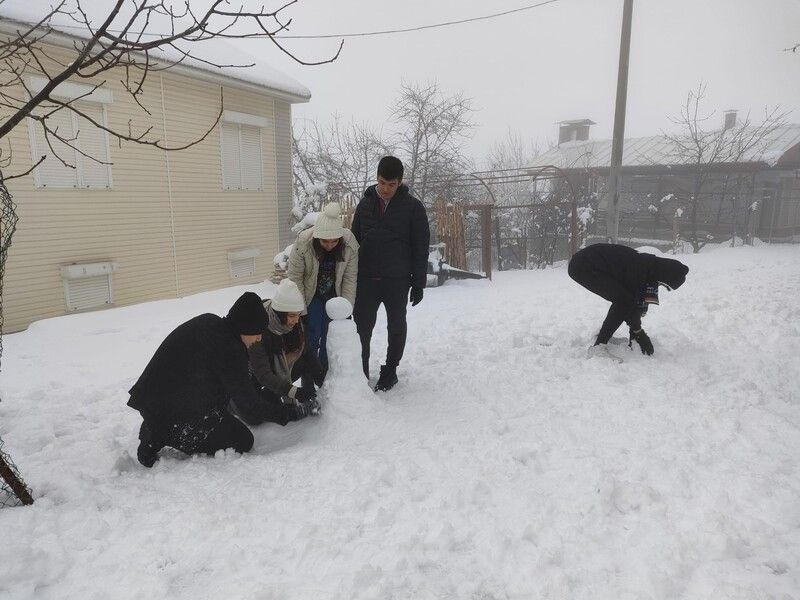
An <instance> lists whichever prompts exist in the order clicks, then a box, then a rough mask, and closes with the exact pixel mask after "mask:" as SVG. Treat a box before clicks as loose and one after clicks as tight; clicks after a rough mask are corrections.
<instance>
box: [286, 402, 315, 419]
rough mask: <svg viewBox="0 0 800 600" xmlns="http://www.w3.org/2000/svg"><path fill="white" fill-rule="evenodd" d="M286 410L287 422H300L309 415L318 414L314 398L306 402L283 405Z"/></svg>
mask: <svg viewBox="0 0 800 600" xmlns="http://www.w3.org/2000/svg"><path fill="white" fill-rule="evenodd" d="M284 408H285V410H286V420H287V421H300V420H301V419H305V418H306V417H307V416H309V415H317V414H319V409H320V406H319V402H317V399H316V398H312V399H311V400H308V401H306V402H298V403H297V404H284Z"/></svg>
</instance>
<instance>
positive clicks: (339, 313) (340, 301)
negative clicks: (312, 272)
mask: <svg viewBox="0 0 800 600" xmlns="http://www.w3.org/2000/svg"><path fill="white" fill-rule="evenodd" d="M325 310H326V312H327V313H328V316H329V317H330V318H331V319H346V318H347V317H349V316H350V315H352V314H353V305H352V304H350V301H349V300H348V299H347V298H342V297H341V296H338V297H336V298H331V299H330V300H328V301H327V302H326V303H325Z"/></svg>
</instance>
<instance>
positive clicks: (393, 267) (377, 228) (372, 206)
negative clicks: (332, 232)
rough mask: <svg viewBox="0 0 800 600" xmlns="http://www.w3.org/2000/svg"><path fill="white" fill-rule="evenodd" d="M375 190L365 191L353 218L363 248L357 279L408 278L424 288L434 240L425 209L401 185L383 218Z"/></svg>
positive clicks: (357, 237) (410, 281)
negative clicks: (429, 247)
mask: <svg viewBox="0 0 800 600" xmlns="http://www.w3.org/2000/svg"><path fill="white" fill-rule="evenodd" d="M375 187H376V186H374V185H372V186H370V187H368V188H367V189H366V190H365V191H364V196H363V197H362V198H361V201H360V202H359V203H358V206H357V207H356V212H355V214H354V215H353V225H352V227H351V229H352V230H353V234H354V235H355V237H356V240H357V241H358V243H359V245H360V246H361V248H360V250H359V253H358V277H359V278H388V279H391V278H395V279H405V280H408V281H409V283H410V284H411V286H413V287H420V288H422V287H425V281H426V279H427V271H428V246H429V244H430V238H431V233H430V227H429V225H428V215H427V213H426V211H425V207H424V206H423V204H422V202H420V201H419V200H417V199H416V198H415V197H414V196H412V195H411V194H409V193H408V186H406V185H400V187H398V188H397V192H396V193H395V195H394V197H393V198H392V199H391V200H390V201H389V204H388V205H387V207H386V212H385V213H384V214H383V216H382V217H381V211H380V198H379V197H378V193H377V191H376V190H375Z"/></svg>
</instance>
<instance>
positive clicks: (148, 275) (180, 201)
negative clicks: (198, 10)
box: [0, 18, 310, 332]
mask: <svg viewBox="0 0 800 600" xmlns="http://www.w3.org/2000/svg"><path fill="white" fill-rule="evenodd" d="M20 25H21V24H20V23H19V22H17V21H15V20H12V19H8V18H0V34H5V35H9V34H11V33H13V31H14V30H16V29H17V28H19V27H20ZM62 31H63V30H62ZM45 41H46V42H47V47H46V48H45V49H46V51H47V55H48V56H49V57H52V58H53V59H55V60H61V61H65V60H70V55H71V52H72V50H71V45H72V43H73V42H74V38H73V37H72V35H71V34H70V33H58V34H51V35H49V36H48V37H47V38H46V40H45ZM212 42H213V43H216V45H214V46H213V47H211V48H207V49H206V50H201V51H199V52H198V53H199V54H203V53H204V52H210V53H211V55H212V56H213V58H214V60H215V61H216V62H217V63H218V64H248V63H252V62H255V63H256V65H255V66H253V67H250V68H225V69H219V68H214V67H210V66H209V65H207V64H204V63H202V62H201V61H184V63H182V64H179V65H176V66H174V67H171V68H169V69H167V70H161V71H153V72H151V73H150V74H149V76H148V80H147V84H146V87H145V88H144V90H143V92H142V94H141V95H140V97H139V102H141V104H143V105H144V106H145V107H146V108H147V110H148V111H149V112H150V115H149V116H148V115H147V114H146V113H145V112H144V111H143V110H141V109H140V108H139V107H138V106H137V105H136V102H135V100H134V99H133V98H132V97H131V95H130V94H129V93H127V92H126V91H125V89H124V87H123V85H122V84H121V83H120V80H121V79H124V77H125V74H124V71H122V70H121V69H118V71H115V72H110V73H105V74H103V75H102V79H100V78H98V79H97V80H89V81H86V80H78V81H73V80H70V81H68V82H65V83H63V84H62V85H60V86H59V87H58V89H57V92H58V94H59V97H61V98H63V99H69V100H72V99H75V98H79V100H78V101H77V102H79V106H80V108H81V110H82V111H84V112H85V113H86V114H87V115H91V116H92V118H93V119H96V120H97V121H98V122H103V123H105V124H107V126H109V127H111V128H113V129H115V130H122V131H127V129H128V126H129V123H130V125H131V127H132V128H133V129H134V131H143V130H144V129H146V128H147V127H150V126H152V127H153V132H154V134H155V136H156V137H158V138H159V139H161V140H163V141H164V142H165V143H166V144H168V145H169V146H170V147H175V146H181V145H185V144H187V143H190V142H192V141H196V140H197V139H199V138H201V137H202V136H203V135H204V134H206V133H208V135H207V137H205V139H203V141H202V142H200V143H198V144H196V145H194V146H191V147H189V148H187V149H185V150H181V151H176V152H165V151H164V150H159V149H157V148H154V147H150V146H142V145H137V144H134V143H123V144H121V145H120V144H119V143H117V142H116V140H115V139H114V138H113V137H112V136H109V135H107V134H106V133H105V132H103V131H102V130H101V129H98V128H96V127H92V126H91V125H90V124H89V123H88V122H82V121H84V120H83V119H82V118H81V117H79V116H77V115H75V114H74V113H72V112H70V111H67V110H61V111H60V112H58V113H55V114H54V115H53V117H52V119H54V120H55V124H56V125H57V126H58V127H59V131H60V132H65V133H66V134H67V137H75V139H76V141H75V145H76V146H77V148H78V150H79V152H76V151H75V150H74V149H71V148H69V147H67V146H65V145H64V144H56V145H55V149H56V151H57V153H58V154H59V155H62V157H64V158H66V159H67V160H68V162H70V163H72V164H73V165H74V167H75V168H69V167H67V166H65V165H64V164H62V163H61V162H60V161H59V160H57V159H56V158H55V157H54V156H52V154H53V153H52V152H51V151H50V149H49V147H48V144H47V142H46V140H45V139H44V135H43V130H42V128H41V126H40V125H39V124H37V123H36V122H35V121H33V120H31V119H29V120H28V122H27V123H24V124H20V125H19V126H17V127H16V129H15V130H14V131H13V132H12V133H11V134H10V136H9V137H10V139H8V138H7V139H6V140H4V142H7V143H10V147H11V149H12V163H11V165H10V166H8V167H6V168H4V172H5V173H7V174H13V173H15V172H16V173H20V172H24V171H25V170H26V169H29V168H30V167H31V165H33V164H35V162H36V160H38V158H39V157H40V156H42V155H47V158H46V159H45V161H44V162H43V163H42V164H41V165H40V166H39V167H37V168H36V170H35V171H34V172H33V173H32V174H31V175H29V176H26V177H24V178H20V179H14V180H9V181H8V188H9V190H10V192H11V194H12V195H13V199H14V202H15V203H16V210H17V213H18V215H19V223H18V226H17V231H16V233H15V234H14V237H13V239H12V245H11V248H10V251H9V254H8V259H7V264H6V269H5V276H4V279H3V316H4V318H5V331H7V332H13V331H18V330H21V329H23V328H25V327H27V326H28V325H29V324H30V323H31V322H33V321H35V320H38V319H42V318H46V317H55V316H59V315H64V314H69V313H72V312H77V311H84V310H92V309H97V308H102V307H107V306H112V305H113V306H121V305H127V304H133V303H138V302H145V301H149V300H155V299H163V298H175V297H182V296H185V295H189V294H194V293H197V292H202V291H206V290H211V289H216V288H221V287H225V286H230V285H239V284H249V283H255V282H259V281H263V280H264V279H266V278H267V277H268V275H269V274H270V273H271V271H272V257H273V256H274V255H275V254H276V253H277V252H278V250H279V249H280V248H283V247H284V246H286V244H288V243H289V241H290V239H291V237H292V234H291V232H290V225H291V223H290V220H289V218H290V212H291V208H292V179H291V177H292V168H291V132H290V124H291V107H292V104H294V103H299V102H307V101H308V100H309V98H310V92H309V90H308V89H307V88H306V87H304V86H303V85H301V84H299V83H298V82H296V81H294V80H293V79H291V78H289V77H287V76H286V75H284V74H282V73H279V72H277V71H276V70H274V69H272V68H271V67H269V66H268V65H264V64H262V63H261V62H260V61H258V60H255V61H254V60H253V58H252V57H249V56H243V55H242V54H241V53H240V51H239V50H237V49H234V48H232V47H230V46H227V45H225V44H224V43H223V42H221V41H220V40H212V41H211V42H204V44H210V43H212ZM231 55H238V56H231ZM29 70H30V73H29V74H26V76H25V80H26V82H27V84H28V85H29V86H30V87H31V88H32V89H36V88H37V87H38V88H39V89H41V86H42V85H44V82H45V80H44V79H43V77H42V76H41V74H39V73H36V72H35V71H33V70H32V69H29ZM102 82H104V83H103V84H102V86H101V87H100V88H99V89H96V90H93V85H92V84H98V83H102ZM221 102H222V103H223V104H222V105H221ZM221 107H223V108H224V110H223V112H222V115H221V119H220V120H219V122H218V123H217V124H216V125H214V123H215V120H216V119H217V117H218V115H219V112H220V108H221ZM212 126H213V127H212ZM209 129H210V131H209ZM82 152H85V153H87V154H90V155H91V156H93V157H95V158H99V159H100V160H101V161H102V162H103V163H108V164H101V163H100V162H96V161H93V160H89V159H87V158H86V157H84V156H83V155H82V154H81V153H82ZM4 156H7V153H4Z"/></svg>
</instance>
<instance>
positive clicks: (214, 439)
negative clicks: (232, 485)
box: [128, 292, 269, 467]
mask: <svg viewBox="0 0 800 600" xmlns="http://www.w3.org/2000/svg"><path fill="white" fill-rule="evenodd" d="M268 325H269V317H268V315H267V311H266V309H265V308H264V305H263V304H262V303H261V298H260V297H259V296H258V295H257V294H254V293H252V292H246V293H244V294H242V295H241V296H240V297H239V299H238V300H236V302H235V303H234V304H233V306H232V307H231V309H230V310H229V311H228V314H227V315H226V316H225V317H219V316H217V315H214V314H210V313H207V314H203V315H200V316H198V317H195V318H193V319H190V320H189V321H187V322H186V323H183V324H182V325H179V326H178V327H177V328H176V329H175V330H174V331H173V332H172V333H170V334H169V335H168V336H167V337H166V338H165V339H164V341H163V342H162V343H161V345H160V346H159V347H158V349H157V350H156V352H155V354H154V355H153V357H152V358H151V359H150V362H149V363H148V364H147V366H146V367H145V369H144V372H143V373H142V375H141V376H140V377H139V379H138V381H137V382H136V383H135V384H134V385H133V387H132V388H131V389H130V400H128V406H130V407H131V408H134V409H136V410H138V411H139V413H140V414H141V415H142V425H141V427H140V429H139V441H140V444H139V448H138V450H137V458H138V459H139V462H140V463H142V464H143V465H144V466H146V467H152V466H153V464H154V463H155V462H156V461H157V460H158V452H159V450H161V448H163V447H165V446H169V447H172V448H176V449H178V450H180V451H182V452H184V453H186V454H211V455H213V454H214V453H215V452H216V451H217V450H222V449H226V448H233V449H234V450H236V451H237V452H247V451H249V450H250V449H251V448H252V447H253V434H252V433H251V432H250V430H249V429H248V428H247V426H246V425H245V424H244V423H242V422H241V421H240V420H239V419H237V418H236V417H235V416H234V415H233V414H232V413H231V412H230V409H229V402H230V401H231V400H235V402H236V406H237V408H238V409H239V411H240V412H241V413H244V414H246V415H248V416H252V418H253V419H254V420H255V419H257V418H258V416H259V412H260V411H262V410H264V406H263V402H262V401H261V399H260V397H259V395H258V392H257V391H256V389H255V388H254V387H253V384H252V383H251V379H250V372H249V366H248V362H249V357H248V348H249V347H250V346H252V345H254V344H256V343H257V342H260V341H261V336H262V335H263V333H264V332H265V331H266V329H267V326H268Z"/></svg>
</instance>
